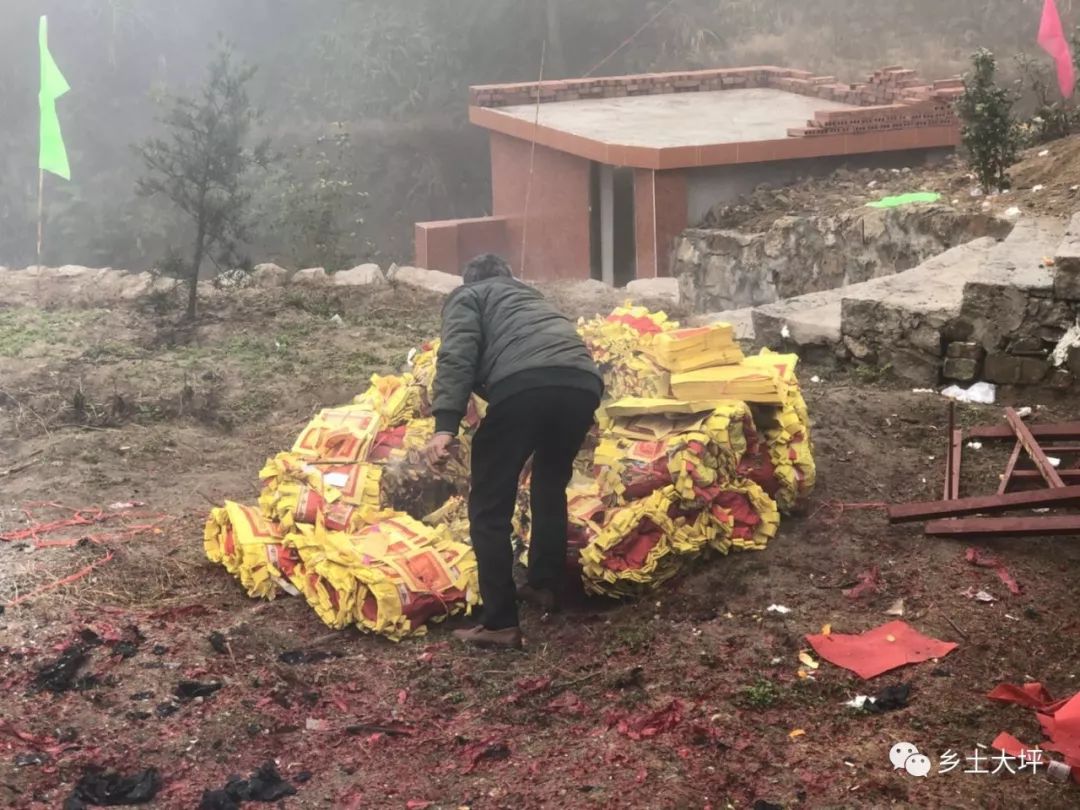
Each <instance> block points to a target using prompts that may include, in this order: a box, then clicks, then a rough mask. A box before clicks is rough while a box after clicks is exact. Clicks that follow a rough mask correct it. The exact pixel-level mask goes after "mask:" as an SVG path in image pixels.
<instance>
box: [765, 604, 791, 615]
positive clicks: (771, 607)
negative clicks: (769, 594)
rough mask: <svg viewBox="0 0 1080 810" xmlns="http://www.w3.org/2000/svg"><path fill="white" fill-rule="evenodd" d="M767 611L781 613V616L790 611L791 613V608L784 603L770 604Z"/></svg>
mask: <svg viewBox="0 0 1080 810" xmlns="http://www.w3.org/2000/svg"><path fill="white" fill-rule="evenodd" d="M765 612H766V613H779V614H780V615H781V616H784V615H786V614H788V613H791V608H789V607H785V606H784V605H769V606H768V607H767V608H765Z"/></svg>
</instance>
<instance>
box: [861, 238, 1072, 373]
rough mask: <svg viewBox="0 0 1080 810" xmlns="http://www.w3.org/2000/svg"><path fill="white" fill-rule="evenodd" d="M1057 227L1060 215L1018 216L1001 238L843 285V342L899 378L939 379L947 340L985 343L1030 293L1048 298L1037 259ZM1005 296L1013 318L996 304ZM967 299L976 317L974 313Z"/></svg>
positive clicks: (1005, 328)
mask: <svg viewBox="0 0 1080 810" xmlns="http://www.w3.org/2000/svg"><path fill="white" fill-rule="evenodd" d="M1063 231H1064V223H1063V222H1061V221H1060V220H1048V219H1035V218H1032V219H1027V220H1023V221H1021V222H1019V223H1018V224H1017V225H1016V227H1015V228H1014V229H1013V231H1012V233H1010V234H1009V236H1008V237H1007V238H1006V239H1005V240H1004V241H1002V242H999V243H991V244H989V245H988V244H987V243H986V242H985V240H977V241H975V242H971V243H969V244H967V245H964V246H961V247H960V248H954V249H953V250H951V251H947V252H946V253H943V254H941V255H940V256H937V257H935V258H933V259H930V260H929V261H927V262H924V263H923V264H922V265H920V266H919V267H918V268H916V269H914V270H911V271H908V272H907V273H899V274H897V275H896V276H890V277H889V278H887V279H882V281H883V282H884V283H882V284H881V285H879V286H878V287H877V288H875V289H873V290H870V291H859V290H856V291H850V290H849V291H845V294H844V298H843V304H842V313H841V321H842V330H841V331H842V333H843V340H844V347H845V349H846V350H847V351H848V352H849V353H850V354H851V355H852V356H854V357H855V358H856V359H859V360H865V361H866V362H869V363H873V364H876V365H878V366H880V367H888V368H890V369H891V371H892V372H893V373H894V374H896V375H897V376H899V377H901V378H903V379H906V380H909V381H911V382H914V383H917V384H921V385H935V384H937V382H938V381H939V379H940V376H941V372H942V366H943V362H944V354H945V348H946V346H947V345H948V344H949V343H951V342H956V341H964V342H975V343H979V342H985V343H986V344H987V346H986V348H987V350H989V349H990V346H991V345H996V344H997V343H998V342H1000V341H1002V340H1003V339H1004V338H1005V337H1006V336H1007V335H1008V334H1011V333H1013V332H1015V330H1016V328H1017V327H1018V326H1019V323H1020V322H1021V321H1022V320H1023V317H1024V315H1026V313H1027V312H1028V309H1029V301H1030V299H1031V298H1032V296H1044V297H1045V298H1046V299H1047V300H1049V298H1050V296H1051V293H1052V290H1053V277H1052V275H1051V273H1050V272H1049V270H1048V269H1047V268H1045V267H1042V266H1041V265H1042V262H1043V258H1044V257H1045V256H1047V255H1049V254H1050V253H1052V252H1053V249H1054V247H1055V246H1056V244H1057V242H1058V240H1059V239H1060V238H1061V234H1062V232H1063ZM867 292H868V293H869V294H865V293H867ZM1004 301H1007V302H1011V303H1012V305H1013V308H1014V309H1015V310H1017V311H1018V312H1019V313H1021V315H1020V316H1018V320H1017V321H1016V322H1012V319H1010V318H1009V317H1008V316H1007V312H1006V311H1004V310H1002V303H1003V302H1004ZM974 302H977V304H976V303H974ZM973 306H976V307H977V309H978V310H979V312H980V315H979V317H972V315H971V310H972V308H973Z"/></svg>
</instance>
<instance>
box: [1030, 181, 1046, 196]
mask: <svg viewBox="0 0 1080 810" xmlns="http://www.w3.org/2000/svg"><path fill="white" fill-rule="evenodd" d="M1044 188H1045V186H1043V184H1042V183H1039V184H1037V185H1034V186H1032V187H1031V190H1032V191H1033V192H1034V193H1036V194H1037V193H1038V192H1040V191H1042V190H1043V189H1044Z"/></svg>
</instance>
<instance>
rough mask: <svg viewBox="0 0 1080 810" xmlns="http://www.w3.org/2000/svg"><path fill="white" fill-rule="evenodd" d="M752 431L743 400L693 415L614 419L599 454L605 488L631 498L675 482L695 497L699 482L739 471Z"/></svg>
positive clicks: (619, 498)
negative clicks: (694, 492)
mask: <svg viewBox="0 0 1080 810" xmlns="http://www.w3.org/2000/svg"><path fill="white" fill-rule="evenodd" d="M617 404H618V403H616V405H617ZM748 433H749V434H750V435H753V423H752V421H751V420H750V412H749V410H748V409H747V407H746V405H744V404H743V403H741V402H727V403H719V404H718V405H717V406H716V407H715V408H714V409H713V410H711V411H709V412H706V413H700V414H695V415H691V416H684V415H680V414H651V415H646V416H635V417H625V418H616V419H613V420H611V422H610V424H609V425H608V427H607V430H606V431H605V432H604V433H603V434H602V436H601V440H600V443H599V445H598V446H597V449H596V452H595V455H594V461H595V472H596V476H597V479H598V482H599V488H600V493H601V495H602V496H603V497H606V498H613V499H614V502H616V503H626V502H627V501H629V500H634V499H637V498H642V497H645V496H646V495H648V494H650V493H652V492H654V491H655V490H657V489H659V488H661V487H664V486H669V485H670V486H674V488H675V493H676V495H678V496H679V497H681V498H684V499H691V498H693V491H694V488H695V487H708V486H712V485H713V484H715V483H717V482H718V481H719V480H722V479H724V478H727V477H732V476H734V475H735V472H736V470H737V468H738V465H739V462H740V460H741V459H742V456H743V454H744V453H745V452H746V448H747V434H748Z"/></svg>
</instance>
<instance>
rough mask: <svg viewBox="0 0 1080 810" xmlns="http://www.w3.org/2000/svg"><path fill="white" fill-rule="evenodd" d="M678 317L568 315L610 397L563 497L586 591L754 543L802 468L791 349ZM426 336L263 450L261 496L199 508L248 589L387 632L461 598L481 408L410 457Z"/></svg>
mask: <svg viewBox="0 0 1080 810" xmlns="http://www.w3.org/2000/svg"><path fill="white" fill-rule="evenodd" d="M676 328H677V325H676V324H673V323H671V322H670V321H668V319H667V317H666V316H665V315H663V314H662V313H652V312H649V311H648V310H645V309H644V308H640V307H621V308H619V309H616V310H615V311H614V312H613V313H612V314H611V315H610V316H608V317H605V318H595V319H593V320H591V321H588V322H583V323H581V324H580V326H579V329H580V331H581V333H582V335H583V336H584V338H585V340H586V342H587V344H588V345H589V347H590V349H591V351H592V352H593V354H594V356H595V359H596V361H597V363H598V365H600V367H601V370H602V372H603V373H604V377H605V383H606V387H607V395H608V397H609V399H608V401H607V402H606V405H605V407H603V408H601V410H600V412H599V413H598V422H599V427H598V428H596V429H594V430H593V431H592V432H591V433H590V435H589V438H588V440H587V441H586V445H585V447H584V448H583V450H582V452H581V453H580V454H579V460H578V462H575V468H576V469H577V470H579V472H580V471H585V473H586V474H585V475H584V476H582V475H580V474H575V478H574V480H573V482H572V483H571V487H570V492H569V496H568V503H569V510H568V511H569V519H568V526H567V534H568V540H569V543H568V546H569V548H568V567H569V568H571V569H572V570H573V571H575V572H577V573H578V574H579V575H580V576H581V578H582V581H583V583H584V584H585V587H586V588H587V590H589V591H590V592H593V593H598V594H605V595H608V596H614V597H619V596H631V595H636V594H641V593H646V592H649V591H651V590H652V589H654V588H657V587H659V586H660V585H661V584H663V583H664V582H666V581H668V580H669V579H670V578H671V577H673V576H675V575H676V574H677V573H678V572H679V571H680V570H682V569H683V567H684V564H685V563H686V562H687V561H689V560H691V559H693V558H696V557H698V556H700V555H701V554H702V552H703V551H704V550H706V549H713V550H715V551H719V552H723V553H726V552H727V551H729V550H730V549H732V548H736V549H747V550H753V549H762V548H764V547H765V546H766V544H767V543H768V542H769V540H770V539H771V538H772V537H773V536H775V534H776V531H777V528H778V525H779V511H778V503H779V506H780V507H783V508H784V509H790V508H791V507H792V506H793V505H794V504H795V503H796V502H797V501H798V500H799V499H800V498H802V497H805V496H806V495H807V494H808V493H809V491H810V489H811V487H812V486H813V483H814V472H815V471H814V462H813V456H812V453H811V444H810V431H809V418H808V416H807V413H806V404H805V402H804V401H803V398H802V394H801V392H800V390H799V386H798V380H797V378H796V375H795V367H796V361H797V359H796V358H795V357H794V356H791V355H778V354H772V353H770V352H767V351H766V352H762V353H761V354H760V355H757V356H755V357H746V358H741V359H740V357H741V352H740V350H739V349H738V346H737V345H736V344H735V343H734V341H733V339H732V336H731V332H730V329H729V328H728V327H727V326H725V325H717V326H714V327H708V328H705V329H702V330H681V331H676ZM438 347H439V343H438V341H430V342H428V343H426V344H424V346H422V347H421V349H420V350H419V351H417V352H414V353H412V354H411V355H410V358H409V364H408V371H407V372H406V373H404V374H402V375H401V376H374V377H372V379H371V385H370V386H369V388H368V389H367V390H366V391H365V392H363V393H362V394H360V395H359V396H357V397H356V398H355V399H354V400H353V401H352V403H350V404H348V405H345V406H342V407H340V408H328V409H326V410H323V411H321V412H320V413H319V414H318V415H317V416H316V417H315V418H314V419H313V420H312V422H311V423H310V424H309V425H308V426H306V427H305V428H304V430H303V431H302V432H301V434H300V436H299V437H298V438H297V440H296V443H295V444H294V447H293V449H292V450H291V451H290V452H286V453H280V454H278V455H277V456H276V457H274V458H272V459H270V460H269V461H268V462H267V464H266V466H265V467H264V469H263V470H262V473H261V477H262V479H263V485H264V486H263V492H262V495H261V496H260V499H259V508H252V507H243V506H240V505H238V504H233V503H227V504H226V505H225V507H223V508H221V509H215V510H214V511H213V512H212V513H211V515H210V519H209V520H208V522H207V525H206V531H205V536H204V545H205V549H206V553H207V556H208V557H209V558H210V559H211V560H213V561H214V562H218V563H221V564H222V565H224V566H225V567H226V569H227V570H229V571H230V572H231V573H233V574H234V575H235V576H237V578H238V579H240V581H241V583H242V584H243V587H244V588H245V589H246V590H247V592H248V593H250V594H251V595H253V596H258V597H267V598H268V597H272V596H274V595H275V594H276V593H277V592H278V591H279V590H287V591H289V592H290V593H299V594H301V595H303V596H304V598H305V599H306V600H307V601H308V602H309V604H310V605H311V606H312V608H313V609H314V610H315V611H316V612H317V613H318V614H319V616H320V617H321V618H322V619H323V620H324V621H325V622H326V623H327V624H328V625H330V626H332V627H346V626H349V625H354V624H355V625H358V626H360V627H362V628H364V629H366V630H369V631H371V632H375V633H379V634H382V635H385V636H387V637H389V638H392V639H400V638H404V637H406V636H409V635H417V634H419V633H422V632H423V630H424V624H425V623H426V622H428V621H435V620H438V619H441V618H443V617H445V616H447V615H451V614H453V613H456V612H461V611H467V610H470V609H471V608H472V607H473V606H474V605H475V604H476V603H477V600H478V593H477V586H476V562H475V557H474V555H473V552H472V549H471V547H470V546H469V523H468V510H467V492H468V485H469V477H468V464H469V451H470V447H471V440H472V436H473V434H474V432H475V429H476V427H477V426H478V425H479V423H480V420H481V418H482V416H483V412H484V407H485V405H484V403H483V402H482V401H481V400H479V399H478V398H476V397H473V398H472V400H471V402H470V406H469V409H468V413H467V415H466V418H465V421H464V424H463V430H462V433H461V437H460V442H459V443H458V445H457V446H456V447H455V449H454V450H453V457H452V461H451V463H449V464H447V465H446V466H444V467H443V468H441V469H440V470H439V471H432V470H430V469H429V468H428V467H427V465H426V464H425V463H424V462H423V459H422V457H421V456H422V448H423V446H424V444H425V443H426V442H427V440H428V439H429V438H430V437H431V435H432V433H433V430H434V420H433V418H432V414H431V405H430V403H431V394H432V386H433V383H434V378H435V369H436V364H437V359H438V354H437V353H438ZM725 362H727V363H730V364H728V365H724V363H725ZM662 366H666V367H667V368H670V369H672V370H673V371H674V372H675V374H674V378H673V379H674V386H673V385H672V379H671V378H669V374H668V371H667V369H666V368H663V367H662ZM673 387H674V389H675V390H674V391H672V390H671V389H672V388H673ZM612 400H614V401H612ZM747 402H749V403H751V404H750V405H747ZM774 498H775V500H774ZM406 512H407V513H408V514H405V513H406ZM409 515H413V516H414V517H417V518H418V517H420V516H421V515H425V516H426V517H425V518H424V521H423V522H421V521H419V520H414V519H413V518H412V517H409ZM530 524H531V515H530V510H529V496H528V473H527V472H526V473H525V474H524V475H523V479H522V481H521V483H520V487H519V497H518V508H517V509H516V511H515V514H514V519H513V529H514V534H515V536H516V537H517V538H518V539H519V540H520V541H521V542H522V544H523V545H524V546H526V554H527V545H528V543H529V542H530V539H531V525H530ZM523 559H525V557H523Z"/></svg>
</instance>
